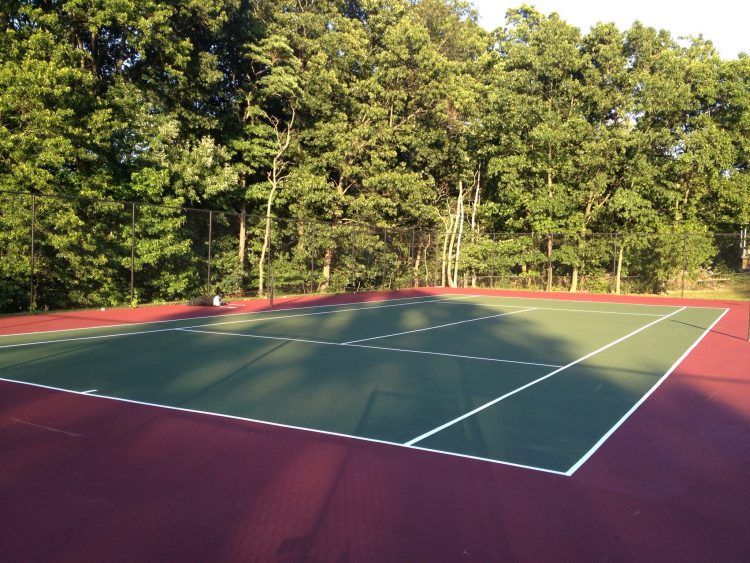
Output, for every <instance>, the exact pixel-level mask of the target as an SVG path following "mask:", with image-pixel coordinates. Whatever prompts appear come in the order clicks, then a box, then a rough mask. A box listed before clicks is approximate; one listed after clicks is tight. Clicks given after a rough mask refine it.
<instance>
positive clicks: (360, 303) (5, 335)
mask: <svg viewBox="0 0 750 563" xmlns="http://www.w3.org/2000/svg"><path fill="white" fill-rule="evenodd" d="M454 295H455V294H452V293H446V294H441V295H438V297H448V296H451V297H453V296H454ZM425 297H432V296H431V295H417V296H416V297H397V298H394V299H373V300H372V301H352V302H351V303H329V304H327V305H301V306H299V307H281V308H279V309H275V310H274V309H267V310H264V311H245V312H244V313H230V314H228V315H201V316H199V317H184V318H182V319H164V320H161V321H142V322H137V323H115V324H108V325H97V326H82V327H78V328H60V329H55V330H38V331H35V332H15V333H13V334H0V338H7V337H12V336H33V335H34V334H53V333H56V332H75V331H79V330H97V329H102V328H120V327H126V326H144V325H150V324H162V323H179V322H182V321H197V320H200V319H223V318H226V317H238V316H241V315H244V316H248V315H263V314H269V313H274V312H275V311H299V310H302V309H320V308H322V307H341V306H342V305H367V304H368V303H385V302H388V301H405V300H407V299H424V298H425ZM468 297H472V296H467V297H464V296H461V297H460V298H459V299H466V298H468ZM454 298H455V297H454ZM429 301H430V302H432V301H447V300H445V299H430V300H429ZM415 303H421V301H415ZM283 305H284V303H279V306H283ZM362 308H363V309H377V307H362Z"/></svg>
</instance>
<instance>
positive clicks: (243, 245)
mask: <svg viewBox="0 0 750 563" xmlns="http://www.w3.org/2000/svg"><path fill="white" fill-rule="evenodd" d="M239 236H240V240H239V244H238V245H237V254H238V257H239V259H240V270H241V271H242V272H243V273H244V271H245V251H246V249H247V203H245V202H244V201H243V202H242V203H241V204H240V235H239Z"/></svg>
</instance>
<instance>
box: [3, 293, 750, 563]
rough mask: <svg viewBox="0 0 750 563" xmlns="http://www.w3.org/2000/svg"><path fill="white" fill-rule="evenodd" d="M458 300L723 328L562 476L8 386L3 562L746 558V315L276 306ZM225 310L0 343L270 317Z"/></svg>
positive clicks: (15, 322)
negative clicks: (661, 316) (714, 320)
mask: <svg viewBox="0 0 750 563" xmlns="http://www.w3.org/2000/svg"><path fill="white" fill-rule="evenodd" d="M460 292H463V293H477V294H478V293H486V294H491V295H510V296H533V297H547V298H554V299H576V300H586V301H609V302H613V301H617V302H623V303H652V304H662V305H688V306H698V305H704V306H712V307H729V308H730V311H729V313H728V314H727V315H726V316H724V318H723V319H722V320H721V321H720V322H719V323H718V324H717V325H716V326H715V327H714V329H713V330H712V331H711V332H710V333H709V334H708V335H707V336H706V338H705V339H704V340H703V341H702V342H701V344H700V345H699V346H698V347H696V349H695V350H694V351H693V352H692V353H691V354H690V355H689V356H688V357H687V358H686V359H685V361H683V362H682V364H681V365H680V366H679V367H678V368H677V369H676V370H675V372H674V373H672V375H671V376H670V377H669V378H667V380H666V381H665V382H664V383H663V384H662V385H661V386H660V387H659V388H658V389H657V390H656V391H655V392H654V393H653V394H652V395H651V397H649V399H648V400H647V401H646V402H645V403H644V404H643V405H641V407H640V408H639V409H638V410H637V411H636V412H635V413H634V414H633V416H631V417H630V418H629V419H628V420H627V421H626V422H625V424H623V426H622V427H620V428H619V429H618V430H617V431H616V432H615V433H614V434H613V435H612V436H611V437H610V439H609V440H608V441H607V442H606V443H605V444H604V445H603V446H602V447H601V449H599V450H598V451H597V452H596V454H594V456H593V457H592V458H591V459H590V460H588V461H587V462H586V463H585V464H584V465H583V466H582V467H581V468H580V469H579V470H578V472H576V473H575V474H574V475H573V476H572V477H563V476H556V475H551V474H546V473H541V472H536V471H530V470H524V469H519V468H514V467H510V466H504V465H497V464H491V463H486V462H480V461H473V460H469V459H461V458H456V457H450V456H445V455H440V454H433V453H429V452H421V451H417V450H409V449H405V448H399V447H395V446H388V445H381V444H375V443H368V442H363V441H358V440H352V439H346V438H337V437H333V436H327V435H323V434H316V433H313V432H305V431H296V430H292V429H284V428H278V427H272V426H267V425H263V424H256V423H251V422H242V421H232V420H228V419H221V418H217V417H211V416H204V415H199V414H191V413H181V412H176V411H170V410H166V409H159V408H154V407H147V406H140V405H134V404H127V403H123V402H117V401H112V400H107V399H102V398H97V397H92V396H85V395H77V394H72V393H64V392H57V391H52V390H45V389H41V388H36V387H31V386H27V385H21V384H14V383H8V382H0V560H2V561H50V560H55V561H141V560H153V561H157V560H158V561H165V560H179V561H185V560H194V561H208V560H238V561H325V562H346V561H373V562H375V561H378V562H380V561H412V562H436V561H590V560H593V561H598V560H614V561H750V534H748V532H747V530H748V525H749V523H750V343H748V342H747V341H746V338H747V323H748V308H747V307H748V305H747V303H739V302H715V301H694V300H691V301H680V300H675V299H665V298H655V297H632V296H617V297H615V296H610V295H582V294H576V295H568V294H551V295H550V294H543V293H541V294H540V293H525V292H498V291H482V290H448V289H442V288H441V289H419V290H410V291H400V292H391V293H369V294H363V295H346V296H335V297H315V296H313V297H304V298H295V299H284V300H278V301H277V304H276V306H275V307H274V308H275V309H276V308H283V307H300V306H310V305H318V304H334V303H344V302H360V301H363V300H377V299H392V298H400V297H407V296H421V295H431V294H436V293H460ZM235 305H238V306H240V308H238V309H226V308H222V309H215V308H211V307H189V306H178V305H175V306H166V307H144V308H140V309H135V310H126V309H112V310H107V311H79V312H71V313H59V314H50V315H35V316H14V317H13V316H11V317H0V334H14V333H21V332H37V331H47V330H62V329H68V328H82V327H90V326H104V325H116V324H123V323H142V322H147V321H159V320H166V319H175V318H187V317H198V316H204V315H213V314H232V313H237V312H245V311H251V310H260V309H262V308H266V307H268V303H267V302H266V301H260V300H258V301H248V302H245V303H236V304H235ZM0 352H1V351H0ZM0 376H3V377H12V374H0Z"/></svg>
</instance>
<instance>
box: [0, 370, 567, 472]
mask: <svg viewBox="0 0 750 563" xmlns="http://www.w3.org/2000/svg"><path fill="white" fill-rule="evenodd" d="M0 381H5V382H7V383H16V384H18V385H28V386H30V387H38V388H40V389H48V390H51V391H59V392H62V393H70V394H73V395H80V396H82V397H95V398H97V399H107V400H109V401H118V402H120V403H128V404H131V405H141V406H146V407H155V408H160V409H167V410H171V411H177V412H184V413H189V414H197V415H201V416H213V417H218V418H223V419H228V420H238V421H241V422H253V423H255V424H262V425H264V426H273V427H276V428H286V429H291V430H300V431H303V432H310V433H313V434H322V435H324V436H335V437H338V438H351V439H352V440H358V441H360V442H369V443H374V444H384V445H387V446H395V447H397V448H404V449H409V450H416V451H426V452H432V453H437V454H443V455H447V456H451V457H460V458H464V459H474V460H479V461H486V462H489V463H494V464H497V465H506V466H510V467H516V468H520V469H530V470H532V471H541V472H542V473H552V474H554V475H560V476H563V477H565V476H566V475H565V473H563V472H562V471H557V470H555V469H547V468H545V467H535V466H533V465H523V464H520V463H513V462H511V461H501V460H499V459H491V458H483V457H476V456H471V455H466V454H461V453H456V452H446V451H442V450H433V449H428V448H423V447H420V446H406V445H404V444H401V443H399V442H390V441H388V440H378V439H375V438H366V437H364V436H357V435H355V434H344V433H341V432H332V431H330V430H318V429H316V428H307V427H305V426H294V425H291V424H282V423H280V422H270V421H268V420H259V419H256V418H247V417H243V416H235V415H231V414H222V413H218V412H210V411H201V410H196V409H188V408H185V407H174V406H170V405H162V404H159V403H147V402H145V401H136V400H134V399H123V398H121V397H111V396H108V395H86V394H84V393H81V392H80V391H72V390H70V389H63V388H61V387H52V386H50V385H42V384H40V383H29V382H28V381H16V380H14V379H6V378H4V377H0ZM20 422H24V421H20ZM27 424H28V423H27ZM35 426H36V425H35ZM61 432H64V431H61ZM65 433H66V434H71V435H73V434H72V433H67V432H65ZM76 436H80V435H76Z"/></svg>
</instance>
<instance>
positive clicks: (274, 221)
mask: <svg viewBox="0 0 750 563" xmlns="http://www.w3.org/2000/svg"><path fill="white" fill-rule="evenodd" d="M0 22H1V23H0V25H1V26H2V28H0V223H2V224H1V225H0V227H2V230H0V281H2V287H1V288H0V310H5V311H9V310H18V309H23V308H28V307H29V306H32V307H34V306H49V307H62V306H70V305H71V304H76V305H98V304H115V303H123V302H129V301H130V300H131V299H132V300H133V301H135V302H143V301H149V300H154V299H176V298H184V297H188V296H191V295H194V294H197V293H199V292H200V291H201V290H202V288H205V286H206V285H208V284H212V285H215V284H220V285H222V287H223V288H224V289H225V291H228V292H244V293H249V292H260V293H263V292H264V291H266V290H267V287H268V285H269V277H271V276H273V277H274V278H275V279H276V280H277V282H278V284H279V287H283V286H286V287H288V288H289V290H290V291H321V290H327V289H342V288H351V287H355V288H368V287H383V286H388V287H396V286H405V285H413V284H424V283H434V284H438V285H439V284H444V285H471V284H478V283H480V284H481V283H484V284H486V283H487V279H488V278H489V279H490V280H492V281H491V283H494V280H496V279H498V278H499V279H503V277H515V278H517V279H526V280H527V282H528V283H529V284H531V283H532V282H533V283H534V284H538V285H540V286H541V287H547V288H551V287H553V285H554V286H561V287H564V288H565V289H568V290H571V291H576V290H578V289H587V290H604V291H618V292H619V291H620V290H621V282H623V283H624V282H625V280H627V279H628V278H631V279H633V280H636V282H633V283H634V284H635V285H632V286H631V287H626V288H624V289H631V290H638V291H663V290H664V289H665V288H666V287H667V285H668V284H669V283H670V281H674V279H675V272H676V271H677V270H679V269H680V268H681V267H682V268H683V269H684V267H685V266H689V269H690V271H691V272H692V274H691V275H694V276H699V275H700V272H702V271H706V270H710V269H712V268H713V269H716V268H717V267H719V266H721V267H727V268H738V267H740V261H741V256H740V254H741V250H740V242H739V238H737V239H733V238H730V239H716V238H714V237H710V236H701V235H706V234H707V233H717V232H721V233H739V232H740V229H741V228H742V226H743V225H746V224H748V223H750V179H749V178H750V177H749V175H748V162H749V159H750V57H747V56H744V55H743V56H740V57H739V58H738V59H736V60H722V59H721V58H720V57H719V56H718V54H717V53H716V51H715V50H714V48H713V47H712V45H711V43H710V42H709V41H707V40H704V39H702V38H697V39H692V40H689V41H677V40H676V39H675V38H672V37H670V35H669V34H668V33H667V32H664V31H659V30H656V29H652V28H648V27H644V26H642V25H640V24H638V23H636V24H634V25H633V26H632V27H631V28H630V29H626V30H620V29H617V28H616V27H615V26H614V25H612V24H607V23H602V24H598V25H597V26H595V27H594V28H592V29H591V30H590V31H588V32H585V33H584V32H582V31H581V30H579V29H577V28H575V27H573V26H571V25H569V24H567V23H566V22H565V21H564V20H562V19H561V18H560V17H558V16H557V15H556V14H551V15H545V14H542V13H539V12H538V11H537V10H535V9H534V8H532V7H529V6H521V7H519V8H518V9H514V10H510V11H509V12H508V14H507V20H506V25H505V26H503V27H502V28H500V29H497V30H495V31H494V32H491V33H490V32H487V31H485V30H483V29H482V28H481V27H480V26H479V25H478V24H477V22H476V14H475V13H474V12H473V10H472V8H471V6H470V4H468V3H466V2H462V1H459V0H421V1H417V0H412V1H407V0H294V1H292V0H273V1H271V0H216V1H214V2H200V1H198V0H91V1H81V0H3V1H2V3H0ZM18 193H23V194H34V197H32V196H31V195H23V196H20V195H14V194H18ZM47 196H55V197H47ZM82 198H83V199H82ZM116 202H135V203H136V204H137V205H134V204H131V203H116ZM149 204H153V206H150V205H149ZM179 207H190V208H196V209H199V210H209V209H211V210H223V211H226V212H227V213H211V214H210V215H209V214H208V213H204V212H200V211H195V212H189V211H184V210H180V209H177V208H179ZM281 218H283V219H281ZM32 227H33V230H34V237H35V238H33V240H32V238H31V235H30V230H32ZM209 231H210V239H209ZM522 233H523V234H522ZM601 233H609V234H608V235H606V236H605V235H602V234H601ZM32 245H33V246H34V249H33V250H34V252H35V253H36V255H35V256H34V258H33V259H31V258H30V256H31V254H32V253H31V250H32V249H31V247H32ZM207 256H208V258H209V266H208V268H209V271H208V273H207V274H206V272H205V263H204V262H205V259H206V257H207ZM717 257H721V259H720V260H719V259H717ZM211 268H212V270H211ZM556 277H557V278H560V279H556ZM29 280H31V281H29ZM134 280H135V281H134ZM561 280H562V281H561ZM29 284H31V286H32V289H31V292H30V290H29ZM29 295H31V297H29Z"/></svg>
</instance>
